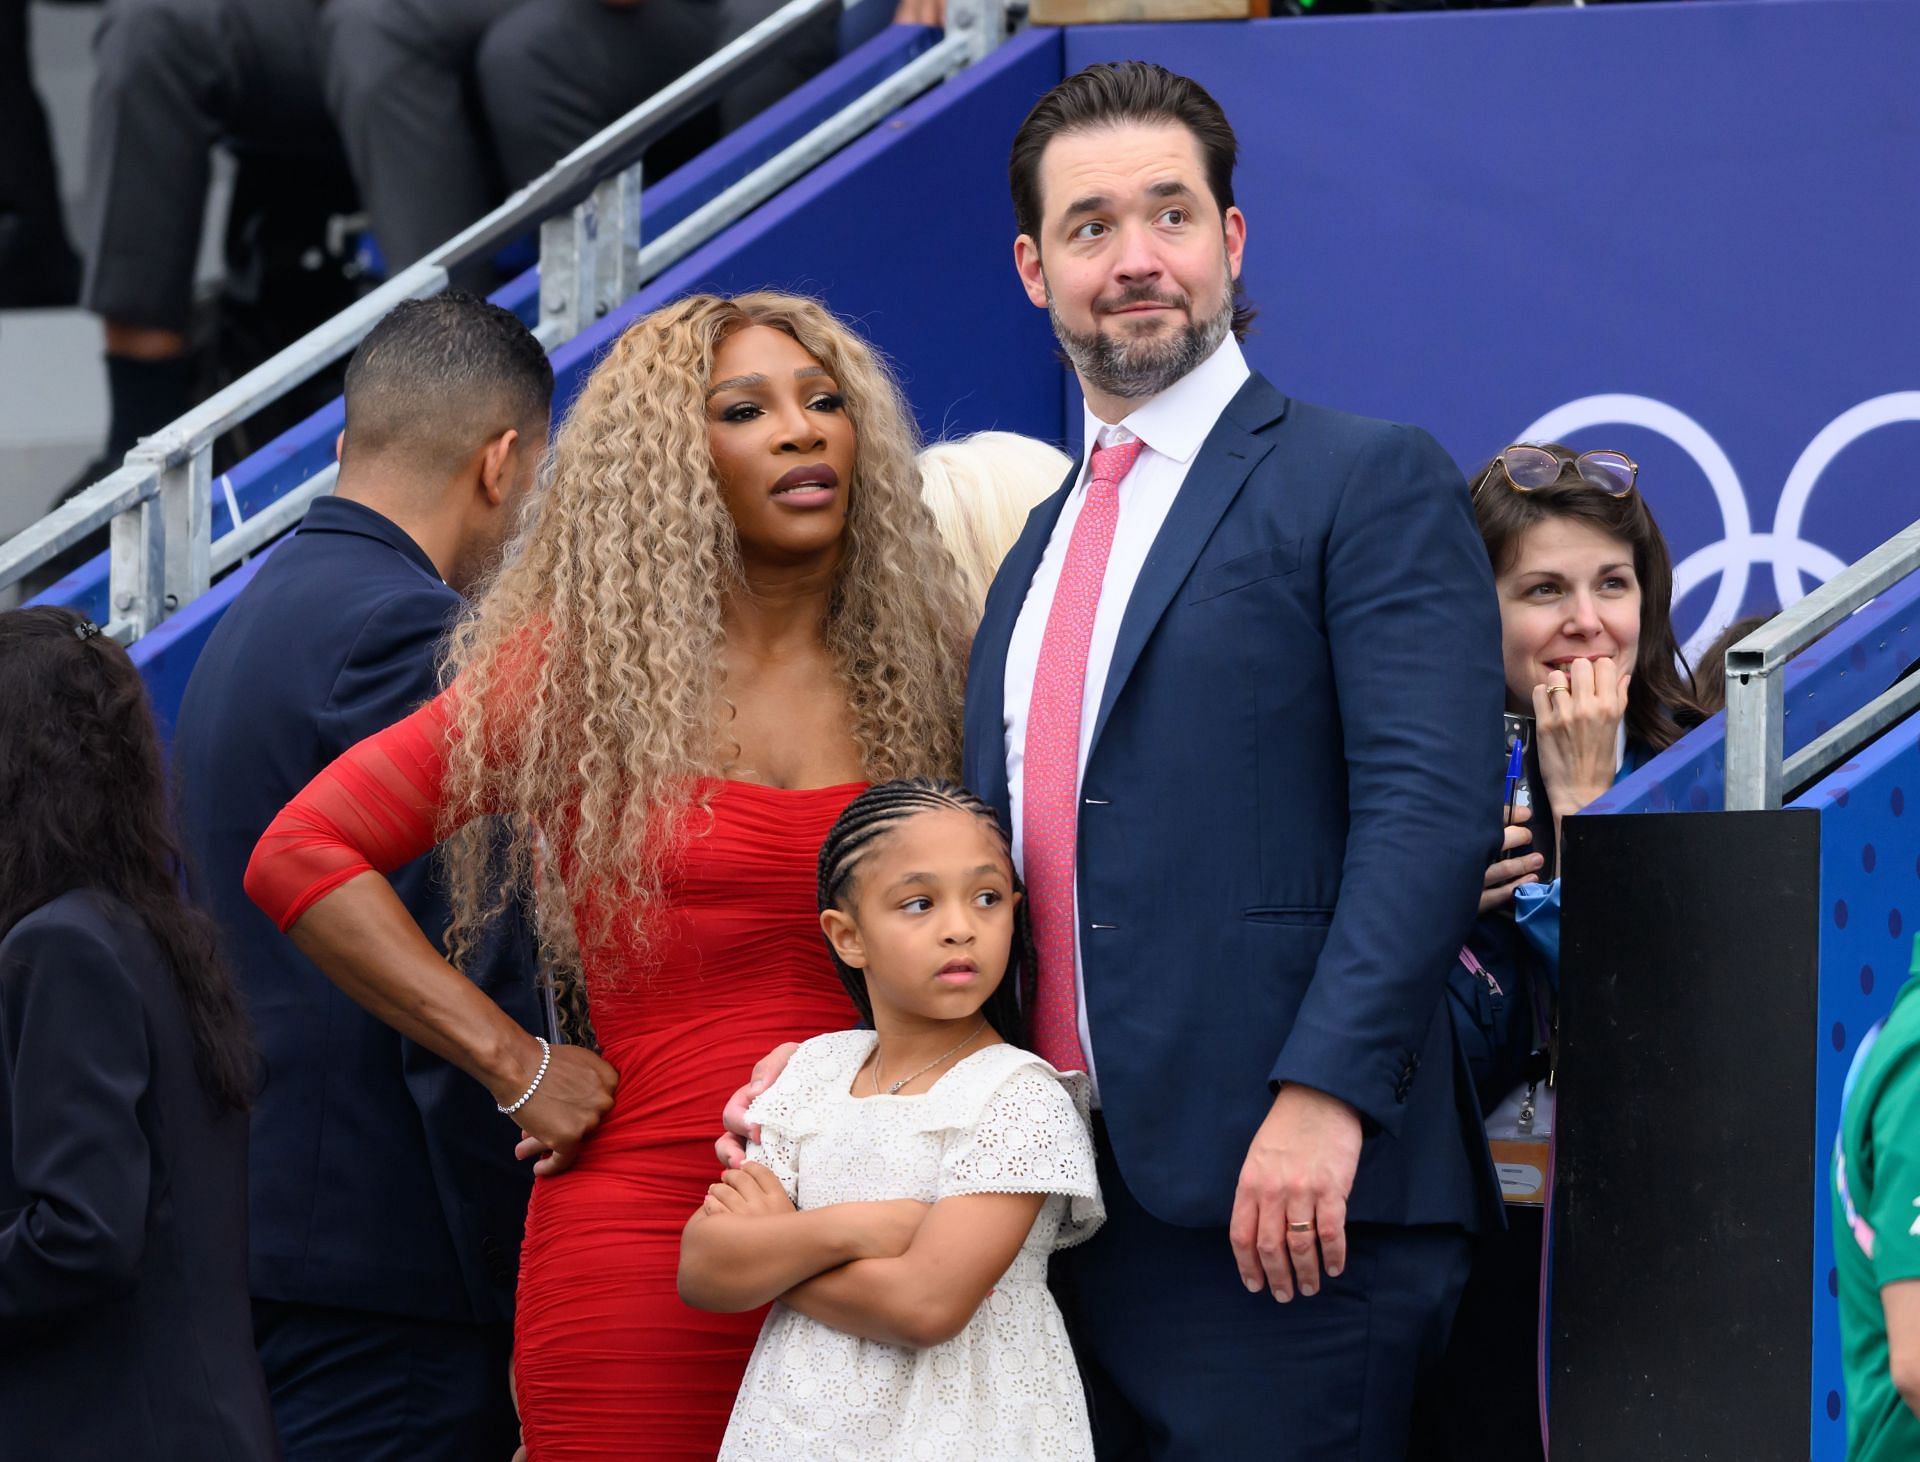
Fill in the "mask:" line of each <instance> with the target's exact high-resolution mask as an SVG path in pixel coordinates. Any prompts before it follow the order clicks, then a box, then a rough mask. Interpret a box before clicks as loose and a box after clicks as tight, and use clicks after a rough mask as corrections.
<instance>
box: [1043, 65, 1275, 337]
mask: <svg viewBox="0 0 1920 1462" xmlns="http://www.w3.org/2000/svg"><path fill="white" fill-rule="evenodd" d="M1128 122H1147V123H1155V122H1162V123H1171V124H1173V125H1174V126H1179V127H1185V128H1186V129H1187V131H1189V132H1191V133H1192V134H1193V140H1194V143H1195V145H1197V146H1198V147H1199V149H1200V160H1201V163H1202V165H1203V166H1204V167H1205V168H1206V172H1207V191H1208V192H1210V193H1212V194H1213V201H1214V203H1215V204H1216V205H1218V207H1219V209H1220V217H1221V218H1222V219H1225V218H1226V216H1227V210H1228V209H1229V208H1231V207H1233V206H1234V205H1233V169H1234V164H1235V163H1236V162H1237V161H1238V160H1239V156H1240V143H1239V139H1237V138H1236V137H1235V136H1234V135H1233V124H1232V123H1230V122H1229V121H1228V120H1227V114H1226V112H1224V111H1223V110H1222V109H1221V107H1220V103H1219V102H1217V101H1215V100H1214V99H1213V96H1212V94H1211V93H1209V92H1208V91H1207V89H1206V88H1205V87H1204V86H1202V85H1201V84H1200V83H1199V82H1197V81H1195V80H1193V79H1192V78H1191V77H1188V76H1182V75H1180V74H1179V73H1178V72H1176V71H1169V70H1167V68H1166V67H1164V66H1156V65H1155V64H1154V63H1153V62H1151V61H1100V62H1096V63H1095V64H1094V65H1092V66H1088V67H1085V68H1083V69H1082V70H1079V71H1076V72H1074V73H1073V75H1071V76H1069V77H1068V78H1067V79H1066V80H1065V81H1062V82H1061V83H1060V84H1059V85H1058V86H1055V87H1054V88H1053V89H1052V90H1051V91H1049V92H1048V93H1047V94H1046V95H1045V96H1043V97H1041V98H1040V100H1039V101H1037V102H1035V103H1034V105H1033V110H1032V111H1030V112H1028V113H1027V119H1026V121H1024V122H1022V123H1021V124H1020V130H1019V131H1018V132H1016V133H1014V135H1013V155H1012V156H1011V157H1009V158H1008V159H1007V181H1008V183H1009V185H1010V186H1011V187H1012V190H1013V221H1014V224H1015V226H1016V227H1018V228H1019V230H1020V232H1021V233H1023V234H1025V235H1026V236H1027V237H1028V238H1030V239H1032V240H1033V241H1034V244H1035V246H1036V247H1037V246H1038V245H1039V244H1040V241H1041V240H1040V225H1041V222H1042V219H1043V217H1044V210H1045V205H1044V202H1043V200H1042V199H1041V196H1040V159H1041V157H1042V155H1043V154H1044V153H1045V152H1046V150H1047V144H1048V143H1050V142H1052V141H1053V139H1054V138H1056V137H1060V136H1064V135H1066V134H1068V133H1072V132H1092V131H1096V130H1098V129H1099V128H1102V127H1117V126H1121V125H1123V124H1125V123H1128ZM1041 252H1042V253H1043V254H1044V253H1045V250H1044V249H1043V250H1042V251H1041ZM1253 316H1254V307H1253V305H1252V304H1251V303H1250V302H1249V301H1248V299H1247V297H1246V294H1245V292H1244V290H1243V289H1241V288H1235V290H1234V310H1233V333H1234V335H1235V337H1236V338H1238V339H1241V340H1244V339H1246V336H1247V327H1248V326H1249V325H1251V324H1252V323H1253Z"/></svg>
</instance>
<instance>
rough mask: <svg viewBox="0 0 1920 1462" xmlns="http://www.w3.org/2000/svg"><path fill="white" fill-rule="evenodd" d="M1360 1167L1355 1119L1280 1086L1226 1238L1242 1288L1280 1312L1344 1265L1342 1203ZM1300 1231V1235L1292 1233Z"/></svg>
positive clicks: (1330, 1101) (1309, 1092)
mask: <svg viewBox="0 0 1920 1462" xmlns="http://www.w3.org/2000/svg"><path fill="white" fill-rule="evenodd" d="M1359 1165H1360V1118H1359V1116H1358V1114H1357V1113H1355V1111H1354V1110H1353V1108H1352V1107H1350V1106H1348V1105H1347V1104H1346V1103H1345V1102H1343V1101H1341V1100H1340V1099H1339V1098H1338V1097H1331V1096H1328V1095H1327V1094H1326V1093H1325V1092H1319V1091H1314V1090H1313V1089H1312V1088H1311V1087H1305V1086H1292V1085H1287V1086H1282V1087H1281V1088H1280V1095H1278V1096H1277V1097H1275V1098H1274V1099H1273V1109H1272V1110H1271V1111H1270V1112H1268V1113H1267V1119H1266V1120H1265V1121H1264V1122H1262V1123H1261V1124H1260V1130H1259V1131H1258V1132H1256V1133H1255V1134H1254V1136H1253V1145H1252V1146H1251V1147H1250V1148H1248V1149H1247V1160H1246V1162H1245V1163H1243V1164H1242V1165H1241V1168H1240V1186H1239V1187H1238V1188H1237V1189H1236V1190H1235V1192H1234V1195H1233V1219H1232V1222H1231V1224H1230V1225H1229V1226H1228V1229H1227V1236H1228V1237H1229V1238H1230V1239H1231V1240H1232V1242H1233V1258H1234V1262H1235V1263H1236V1264H1237V1265H1238V1266H1239V1268H1240V1278H1241V1281H1242V1282H1243V1283H1244V1284H1245V1285H1246V1286H1247V1288H1248V1289H1249V1290H1251V1291H1253V1292H1254V1293H1255V1294H1258V1293H1259V1292H1260V1290H1261V1289H1262V1288H1263V1287H1264V1288H1266V1289H1268V1290H1270V1291H1271V1292H1272V1294H1273V1297H1274V1298H1275V1299H1276V1300H1279V1301H1280V1302H1281V1303H1282V1304H1285V1303H1286V1302H1287V1301H1288V1300H1290V1299H1292V1298H1293V1296H1294V1291H1295V1290H1296V1289H1297V1290H1298V1291H1299V1292H1300V1293H1301V1294H1303V1295H1310V1294H1315V1293H1317V1292H1318V1291H1319V1288H1320V1274H1321V1270H1322V1268H1324V1269H1325V1271H1326V1273H1327V1275H1328V1276H1329V1277H1332V1276H1336V1275H1338V1274H1339V1273H1340V1271H1341V1270H1342V1269H1344V1268H1345V1267H1346V1263H1347V1195H1348V1194H1349V1193H1350V1192H1352V1191H1353V1174H1354V1170H1355V1169H1356V1168H1357V1167H1359ZM1296 1225H1304V1227H1296Z"/></svg>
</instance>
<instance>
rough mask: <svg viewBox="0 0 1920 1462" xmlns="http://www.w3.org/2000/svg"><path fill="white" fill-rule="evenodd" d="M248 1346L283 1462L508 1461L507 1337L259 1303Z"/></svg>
mask: <svg viewBox="0 0 1920 1462" xmlns="http://www.w3.org/2000/svg"><path fill="white" fill-rule="evenodd" d="M253 1316H254V1321H253V1333H254V1344H255V1345H256V1347H257V1348H258V1350H259V1352H260V1362H261V1365H262V1367H263V1368H264V1369H265V1371H266V1376H267V1393H268V1396H269V1398H270V1399H271V1401H272V1404H273V1420H274V1427H275V1429H276V1430H277V1431H278V1432H279V1434H280V1444H281V1446H282V1447H283V1448H284V1449H285V1454H286V1462H470V1459H474V1458H489V1457H491V1458H498V1459H501V1462H505V1459H506V1458H508V1457H510V1456H511V1455H512V1453H513V1449H514V1447H515V1446H516V1444H517V1438H518V1429H517V1427H516V1425H515V1423H514V1419H513V1405H512V1401H511V1398H510V1396H509V1393H508V1389H507V1362H508V1355H509V1351H510V1348H511V1339H510V1336H509V1334H508V1330H507V1327H506V1326H504V1325H488V1326H481V1325H454V1324H436V1323H434V1322H432V1321H426V1320H407V1319H403V1318H400V1317H398V1316H393V1315H378V1314H369V1313H366V1312H364V1311H358V1310H336V1309H328V1308H324V1307H321V1306H317V1305H294V1304H284V1303H280V1302H278V1301H271V1300H256V1301H254V1307H253Z"/></svg>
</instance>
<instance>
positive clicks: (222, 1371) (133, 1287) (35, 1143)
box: [0, 889, 280, 1462]
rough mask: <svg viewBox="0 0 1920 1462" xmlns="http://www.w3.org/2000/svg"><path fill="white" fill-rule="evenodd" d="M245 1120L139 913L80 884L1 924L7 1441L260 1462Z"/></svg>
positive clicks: (63, 1450) (1, 1294)
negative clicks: (200, 1061)
mask: <svg viewBox="0 0 1920 1462" xmlns="http://www.w3.org/2000/svg"><path fill="white" fill-rule="evenodd" d="M246 1242H247V1117H246V1113H244V1112H240V1111H234V1110H229V1109H222V1108H220V1107H217V1106H216V1105H215V1104H214V1102H213V1100H212V1099H211V1098H210V1097H209V1096H208V1095H207V1092H206V1089H205V1088H204V1087H203V1086H201V1084H200V1074H199V1070H198V1067H197V1066H196V1064H195V1054H194V1046H193V1031H192V1028H191V1027H190V1026H189V1024H188V1022H187V1012H186V1006H185V1004H184V1003H183V1002H182V1000H181V998H180V987H179V983H178V982H177V981H176V980H175V978H174V974H173V970H172V968H171V966H169V964H168V963H167V960H166V957H165V956H164V955H163V954H162V953H161V952H160V947H159V946H158V945H157V944H156V943H155V942H154V939H153V936H152V935H151V934H149V933H148V932H147V927H146V925H145V924H144V923H143V922H142V921H141V919H140V918H139V916H138V915H136V914H135V913H134V912H133V910H132V909H130V908H128V907H127V906H126V905H125V904H123V903H121V902H120V901H119V900H118V899H116V898H113V897H112V896H110V895H108V894H103V893H97V892H93V891H91V890H84V889H76V890H74V891H72V892H70V893H64V894H62V895H60V897H58V898H56V899H53V900H52V901H51V902H49V903H45V904H42V905H41V906H40V907H39V908H37V909H35V910H34V911H33V912H32V913H30V914H28V915H27V916H26V917H25V918H23V919H21V920H20V922H19V923H17V924H15V925H14V926H13V928H12V929H11V930H9V931H8V932H7V936H6V938H5V939H4V940H0V1456H5V1457H11V1458H20V1459H23V1462H24V1459H27V1458H42V1457H76V1458H94V1457H126V1458H135V1457H138V1458H153V1459H161V1458H167V1459H176V1458H177V1459H185V1458H193V1459H196V1462H269V1459H271V1458H275V1457H278V1456H279V1455H280V1449H279V1447H278V1446H277V1445H276V1443H275V1441H274V1435H273V1418H272V1415H271V1414H270V1412H269V1409H268V1404H267V1383H266V1378H265V1377H264V1376H262V1375H261V1373H260V1360H259V1357H258V1356H257V1355H255V1354H254V1349H253V1317H252V1315H251V1314H250V1313H249V1311H248V1308H247V1267H246V1259H245V1252H246Z"/></svg>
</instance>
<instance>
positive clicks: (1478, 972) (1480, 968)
mask: <svg viewBox="0 0 1920 1462" xmlns="http://www.w3.org/2000/svg"><path fill="white" fill-rule="evenodd" d="M1460 963H1461V964H1463V965H1464V966H1466V970H1467V973H1468V974H1470V975H1472V976H1473V977H1474V978H1475V979H1479V980H1485V981H1486V983H1487V988H1488V989H1489V990H1491V991H1493V993H1494V994H1496V995H1504V994H1506V993H1507V992H1506V991H1505V990H1502V989H1501V988H1500V982H1499V981H1498V980H1496V979H1494V977H1493V971H1492V970H1490V969H1488V968H1487V967H1486V966H1485V965H1483V964H1481V963H1480V960H1479V958H1478V956H1476V955H1475V954H1474V952H1473V951H1472V950H1471V949H1468V948H1467V946H1466V945H1464V944H1463V945H1461V946H1460Z"/></svg>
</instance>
